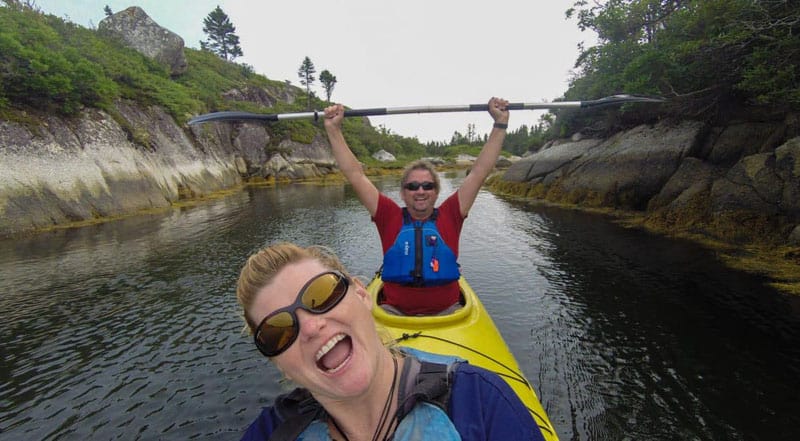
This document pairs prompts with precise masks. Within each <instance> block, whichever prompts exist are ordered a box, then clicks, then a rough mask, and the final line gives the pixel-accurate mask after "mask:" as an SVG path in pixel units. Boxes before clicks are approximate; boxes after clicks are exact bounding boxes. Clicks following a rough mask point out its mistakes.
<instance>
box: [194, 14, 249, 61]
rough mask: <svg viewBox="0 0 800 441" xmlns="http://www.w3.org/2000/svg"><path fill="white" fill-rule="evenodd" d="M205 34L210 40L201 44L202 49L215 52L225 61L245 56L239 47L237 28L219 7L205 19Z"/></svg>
mask: <svg viewBox="0 0 800 441" xmlns="http://www.w3.org/2000/svg"><path fill="white" fill-rule="evenodd" d="M203 32H205V33H206V35H208V40H206V41H201V42H200V48H201V49H203V50H209V51H211V52H214V53H215V54H217V55H219V56H220V57H222V58H223V59H224V60H233V59H234V58H236V57H241V56H242V55H244V54H243V53H242V48H241V47H240V46H239V36H238V35H236V27H234V26H233V23H231V20H230V18H228V15H227V14H225V12H223V11H222V9H221V8H220V7H219V6H217V7H216V9H214V10H213V11H211V13H209V14H208V16H207V17H206V18H204V19H203Z"/></svg>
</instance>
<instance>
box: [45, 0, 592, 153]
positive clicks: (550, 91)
mask: <svg viewBox="0 0 800 441" xmlns="http://www.w3.org/2000/svg"><path fill="white" fill-rule="evenodd" d="M574 2H575V0H488V1H487V0H480V1H478V0H402V1H398V0H395V1H382V0H328V1H320V0H283V1H279V2H270V1H252V0H212V1H209V0H191V1H186V0H137V1H133V0H100V1H97V0H35V5H36V6H38V7H39V8H40V9H41V10H43V11H44V12H46V13H49V14H53V15H56V16H59V17H62V18H65V19H68V20H69V21H72V22H74V23H77V24H80V25H83V26H86V27H93V28H96V27H97V24H98V23H99V22H100V21H101V20H102V19H103V18H104V17H105V14H104V12H103V7H104V6H105V5H108V6H109V7H110V8H111V10H112V11H113V12H119V11H122V10H124V9H125V8H127V7H129V6H139V7H141V8H142V9H144V11H145V12H147V14H148V15H149V16H150V17H151V18H152V19H153V20H154V21H155V22H156V23H158V24H159V25H161V26H163V27H165V28H167V29H169V30H171V31H173V32H175V33H176V34H178V35H180V36H181V37H182V38H183V39H184V41H185V44H186V46H188V47H192V48H199V47H200V44H199V41H200V40H205V39H206V35H205V34H204V33H203V30H202V29H203V19H204V18H205V17H206V16H207V15H208V14H209V13H210V12H211V11H212V10H213V9H214V8H215V7H216V6H217V5H219V6H220V7H221V8H222V10H223V11H225V13H226V14H227V15H228V16H229V17H230V19H231V22H232V23H233V25H234V26H235V27H236V34H237V35H238V36H239V39H240V45H241V47H242V51H243V52H244V56H243V57H239V58H237V59H236V60H235V61H237V62H240V63H247V64H249V65H251V66H253V67H254V69H255V71H256V72H257V73H259V74H262V75H265V76H266V77H268V78H270V79H272V80H279V81H282V80H289V81H291V82H292V84H294V85H296V86H298V87H303V86H302V85H301V84H300V82H299V78H298V76H297V71H298V69H299V67H300V64H301V63H302V61H303V59H304V58H305V57H306V56H308V57H309V58H310V59H311V61H312V62H313V63H314V66H315V68H316V70H317V73H316V77H317V81H316V83H315V91H316V93H317V95H318V96H319V97H321V98H323V99H324V98H325V94H324V91H323V89H322V87H321V85H320V83H319V73H320V72H322V71H323V70H325V69H327V70H329V71H330V72H331V73H332V74H333V75H335V76H336V78H337V81H338V82H337V84H336V86H335V88H334V90H333V95H332V97H331V99H332V100H333V101H335V102H341V103H343V104H344V105H346V106H348V107H350V108H354V109H360V108H373V107H407V106H442V105H462V104H484V103H486V102H488V100H489V98H491V97H492V96H498V97H503V98H505V99H507V100H509V101H511V102H549V101H553V100H554V99H556V98H558V97H560V96H562V95H563V94H564V92H565V91H566V90H567V86H568V80H569V78H570V77H571V75H572V67H573V65H574V63H575V60H576V59H577V56H578V49H577V45H578V43H579V42H581V41H586V42H587V46H588V45H590V43H592V42H594V41H595V36H594V34H592V33H588V32H587V33H581V32H580V30H579V29H578V26H577V24H576V22H575V20H574V19H571V20H566V18H565V16H564V12H565V11H566V10H567V9H568V8H570V7H571V6H572V5H573V3H574ZM542 113H543V111H531V110H520V111H515V112H512V115H511V121H510V124H509V127H510V128H511V129H514V128H517V127H519V126H520V125H522V124H527V125H529V126H530V125H533V124H536V123H537V122H538V119H539V116H540V115H541V114H542ZM370 120H371V121H372V124H373V125H375V126H381V125H382V126H385V127H386V128H388V129H390V130H391V131H392V132H393V133H397V134H400V135H403V136H409V137H411V136H416V137H418V138H419V140H420V141H422V142H427V141H449V140H450V138H451V137H452V135H453V132H455V131H459V132H461V133H466V132H467V125H468V124H470V123H472V124H475V127H476V130H477V133H478V134H483V133H486V132H488V131H489V130H490V128H491V122H492V121H491V117H490V116H489V115H488V114H487V113H485V112H460V113H438V114H430V113H429V114H413V115H391V116H381V117H371V118H370Z"/></svg>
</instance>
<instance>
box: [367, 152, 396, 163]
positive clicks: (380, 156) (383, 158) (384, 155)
mask: <svg viewBox="0 0 800 441" xmlns="http://www.w3.org/2000/svg"><path fill="white" fill-rule="evenodd" d="M372 157H373V158H375V159H377V160H378V161H380V162H392V161H397V158H395V157H394V155H393V154H391V153H389V152H387V151H386V150H384V149H380V150H378V151H377V152H375V153H373V154H372Z"/></svg>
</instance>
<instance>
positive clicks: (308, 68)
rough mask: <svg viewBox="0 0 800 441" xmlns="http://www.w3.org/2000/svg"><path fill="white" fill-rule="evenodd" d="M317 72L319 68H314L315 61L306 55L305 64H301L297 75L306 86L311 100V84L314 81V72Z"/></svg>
mask: <svg viewBox="0 0 800 441" xmlns="http://www.w3.org/2000/svg"><path fill="white" fill-rule="evenodd" d="M316 72H317V69H315V68H314V63H312V62H311V59H310V58H308V57H306V58H305V59H304V60H303V64H301V65H300V69H298V70H297V76H299V77H300V84H302V85H304V86H306V97H307V98H308V100H309V102H310V101H311V85H312V84H313V83H314V80H316V78H314V74H315V73H316Z"/></svg>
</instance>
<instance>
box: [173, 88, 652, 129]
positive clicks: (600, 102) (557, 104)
mask: <svg viewBox="0 0 800 441" xmlns="http://www.w3.org/2000/svg"><path fill="white" fill-rule="evenodd" d="M664 101H665V100H664V98H661V97H652V96H644V95H611V96H607V97H604V98H599V99H596V100H588V101H554V102H551V103H543V102H538V103H508V110H534V109H569V108H578V109H587V108H597V107H605V106H610V105H615V104H625V103H661V102H664ZM487 110H489V105H488V104H464V105H455V106H415V107H380V108H371V109H350V110H345V111H344V116H345V117H351V116H383V115H402V114H409V113H444V112H478V111H481V112H484V111H487ZM324 115H325V112H323V111H321V110H314V111H311V112H291V113H253V112H241V111H222V112H212V113H206V114H203V115H199V116H196V117H194V118H192V119H190V120H189V121H188V124H189V125H193V124H201V123H206V122H212V121H262V122H276V121H284V120H291V119H313V120H314V121H318V120H319V119H320V118H321V117H324Z"/></svg>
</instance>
